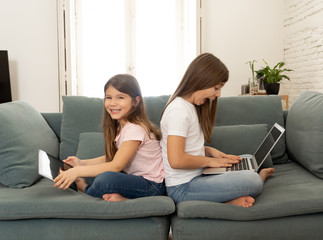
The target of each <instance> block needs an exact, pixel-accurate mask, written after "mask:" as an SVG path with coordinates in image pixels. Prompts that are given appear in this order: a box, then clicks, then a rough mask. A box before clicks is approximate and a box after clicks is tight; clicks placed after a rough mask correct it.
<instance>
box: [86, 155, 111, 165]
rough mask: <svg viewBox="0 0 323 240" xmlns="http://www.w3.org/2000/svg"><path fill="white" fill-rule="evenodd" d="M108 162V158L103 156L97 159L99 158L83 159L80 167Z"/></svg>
mask: <svg viewBox="0 0 323 240" xmlns="http://www.w3.org/2000/svg"><path fill="white" fill-rule="evenodd" d="M106 161H107V159H106V156H105V155H103V156H101V157H97V158H92V159H87V160H85V159H83V160H81V163H80V166H89V165H96V164H100V163H105V162H106Z"/></svg>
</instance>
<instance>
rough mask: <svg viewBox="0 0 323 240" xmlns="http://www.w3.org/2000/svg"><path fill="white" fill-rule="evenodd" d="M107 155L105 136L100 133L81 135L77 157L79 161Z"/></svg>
mask: <svg viewBox="0 0 323 240" xmlns="http://www.w3.org/2000/svg"><path fill="white" fill-rule="evenodd" d="M102 155H105V146H104V136H103V133H100V132H84V133H81V134H80V141H79V144H78V147H77V153H76V156H77V157H78V158H79V159H89V158H96V157H100V156H102Z"/></svg>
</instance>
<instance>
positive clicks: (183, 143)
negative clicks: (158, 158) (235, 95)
mask: <svg viewBox="0 0 323 240" xmlns="http://www.w3.org/2000/svg"><path fill="white" fill-rule="evenodd" d="M228 78H229V72H228V70H227V68H226V66H225V65H224V64H223V63H222V62H221V61H220V60H219V59H218V58H216V57H215V56H213V55H212V54H209V53H205V54H201V55H200V56H198V57H197V58H196V59H195V60H194V61H193V62H192V63H191V64H190V66H189V67H188V69H187V70H186V72H185V74H184V77H183V79H182V81H181V83H180V84H179V86H178V87H177V89H176V91H175V93H174V94H173V95H172V97H171V98H170V99H169V101H168V103H167V105H166V107H165V108H164V111H163V114H162V119H161V122H160V128H161V132H162V139H161V146H162V152H163V162H164V169H165V174H166V188H167V193H168V195H169V196H170V197H171V198H172V199H173V200H174V201H175V202H176V203H177V202H181V201H188V200H206V201H215V202H224V203H229V204H234V205H237V206H242V207H251V206H252V205H253V203H254V202H255V200H254V197H255V196H257V195H259V194H260V193H261V191H262V189H263V183H264V181H265V180H266V178H268V177H269V176H271V175H272V174H273V173H274V169H273V168H266V169H262V170H261V171H260V173H259V174H257V173H255V172H251V171H238V172H232V173H228V174H222V175H221V174H220V175H203V174H202V170H203V168H205V167H230V166H232V164H234V163H238V162H239V161H241V158H240V157H238V156H234V155H227V154H225V153H223V152H220V151H219V150H217V149H215V148H212V147H207V146H205V145H204V142H205V141H207V142H210V140H211V135H212V130H213V124H214V120H215V114H216V106H217V98H218V97H220V94H221V88H222V87H223V86H224V85H225V83H226V82H227V81H228Z"/></svg>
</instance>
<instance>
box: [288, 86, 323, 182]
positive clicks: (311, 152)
mask: <svg viewBox="0 0 323 240" xmlns="http://www.w3.org/2000/svg"><path fill="white" fill-rule="evenodd" d="M286 132H287V136H286V141H287V149H288V154H289V155H290V157H291V158H292V159H293V160H295V161H297V162H299V163H300V164H302V165H303V166H304V167H305V168H307V169H308V170H309V171H311V172H312V173H313V174H315V175H316V176H318V177H320V178H323V94H322V93H318V92H310V91H306V92H303V93H302V94H300V95H299V96H298V98H297V99H296V100H295V102H294V103H293V105H292V107H291V108H290V111H289V113H288V116H287V120H286Z"/></svg>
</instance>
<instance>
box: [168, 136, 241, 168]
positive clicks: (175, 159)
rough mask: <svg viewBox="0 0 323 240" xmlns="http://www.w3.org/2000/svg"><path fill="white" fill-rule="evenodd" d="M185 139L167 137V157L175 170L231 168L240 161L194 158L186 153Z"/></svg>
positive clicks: (220, 158) (218, 158)
mask: <svg viewBox="0 0 323 240" xmlns="http://www.w3.org/2000/svg"><path fill="white" fill-rule="evenodd" d="M185 141H186V138H185V137H181V136H175V135H169V136H168V137H167V156H168V162H169V164H170V166H171V167H172V168H174V169H196V168H204V167H231V166H232V164H234V163H238V162H239V160H237V159H231V158H222V157H216V158H214V157H204V156H193V155H190V154H187V153H185Z"/></svg>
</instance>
